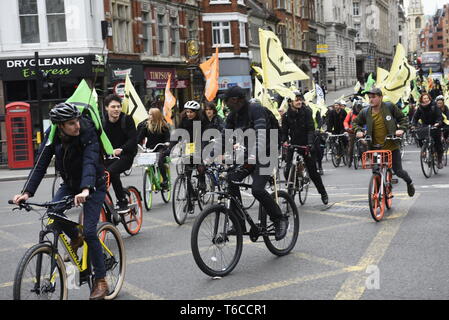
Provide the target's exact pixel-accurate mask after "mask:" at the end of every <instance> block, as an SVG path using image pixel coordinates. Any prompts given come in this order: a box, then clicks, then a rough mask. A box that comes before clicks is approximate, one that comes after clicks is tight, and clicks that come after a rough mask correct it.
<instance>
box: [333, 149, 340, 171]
mask: <svg viewBox="0 0 449 320" xmlns="http://www.w3.org/2000/svg"><path fill="white" fill-rule="evenodd" d="M337 151H338V150H337V147H336V146H335V145H334V144H332V149H331V161H332V164H333V165H334V167H335V168H338V167H339V166H340V162H341V158H338V157H337V155H338V152H337Z"/></svg>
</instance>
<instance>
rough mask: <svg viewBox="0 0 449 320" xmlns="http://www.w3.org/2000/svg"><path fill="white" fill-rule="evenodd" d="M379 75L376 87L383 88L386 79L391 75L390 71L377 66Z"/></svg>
mask: <svg viewBox="0 0 449 320" xmlns="http://www.w3.org/2000/svg"><path fill="white" fill-rule="evenodd" d="M376 73H377V77H376V87H378V88H383V87H384V85H385V81H387V79H388V76H389V75H390V73H389V72H388V71H387V70H385V69H382V68H380V67H377V72H376Z"/></svg>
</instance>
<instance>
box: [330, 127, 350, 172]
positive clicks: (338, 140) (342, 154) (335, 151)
mask: <svg viewBox="0 0 449 320" xmlns="http://www.w3.org/2000/svg"><path fill="white" fill-rule="evenodd" d="M344 137H346V134H344V133H343V134H331V135H329V141H330V150H331V160H332V164H333V165H334V167H335V168H338V167H339V166H340V163H341V161H342V160H343V164H344V165H346V164H347V163H348V160H347V152H346V148H345V145H344V142H343V139H344Z"/></svg>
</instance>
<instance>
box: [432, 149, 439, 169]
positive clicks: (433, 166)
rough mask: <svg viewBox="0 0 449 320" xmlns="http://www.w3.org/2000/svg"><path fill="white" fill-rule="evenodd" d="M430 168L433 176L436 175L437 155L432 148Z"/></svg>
mask: <svg viewBox="0 0 449 320" xmlns="http://www.w3.org/2000/svg"><path fill="white" fill-rule="evenodd" d="M432 155H433V156H432V168H433V172H434V173H435V174H438V171H439V169H438V153H437V152H436V151H435V148H432Z"/></svg>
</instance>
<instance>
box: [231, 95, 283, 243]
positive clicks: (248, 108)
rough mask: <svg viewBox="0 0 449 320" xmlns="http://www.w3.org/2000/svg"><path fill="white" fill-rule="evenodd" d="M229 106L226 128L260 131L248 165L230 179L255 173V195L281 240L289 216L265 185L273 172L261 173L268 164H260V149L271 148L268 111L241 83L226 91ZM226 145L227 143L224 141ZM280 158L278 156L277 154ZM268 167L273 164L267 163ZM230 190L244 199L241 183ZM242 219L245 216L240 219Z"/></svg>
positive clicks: (248, 158)
mask: <svg viewBox="0 0 449 320" xmlns="http://www.w3.org/2000/svg"><path fill="white" fill-rule="evenodd" d="M224 100H225V102H226V105H227V106H228V107H229V109H230V110H231V112H230V113H229V115H228V117H227V118H226V124H225V130H227V129H228V130H229V129H231V130H236V129H242V130H243V131H245V130H247V129H253V130H254V131H255V132H256V144H255V145H251V146H250V145H246V146H245V147H246V151H247V152H246V155H245V158H246V159H245V164H244V165H243V166H240V167H238V168H237V169H236V170H234V171H233V172H230V173H229V175H228V180H229V181H242V180H243V179H245V178H246V177H247V176H249V175H250V174H251V176H252V178H253V183H252V189H251V190H252V195H253V196H254V197H255V198H256V199H257V200H258V201H259V203H260V204H261V205H262V207H263V208H264V209H265V211H266V212H267V214H268V215H269V216H270V219H271V221H273V223H274V226H275V238H276V240H280V239H282V238H284V237H285V235H286V234H287V229H288V219H287V218H286V217H284V216H283V214H282V211H281V209H280V208H279V206H278V204H277V203H276V201H275V200H274V199H273V198H272V197H271V196H270V194H269V193H268V192H267V191H266V190H265V186H266V184H267V182H268V181H269V179H270V175H265V174H261V169H263V168H264V167H265V165H263V164H261V163H260V161H259V160H260V159H259V157H257V155H259V152H260V150H263V149H264V147H263V145H265V146H266V148H265V150H270V148H269V143H270V141H269V140H270V139H269V138H268V135H267V133H268V132H267V131H268V130H267V129H270V128H269V126H268V125H267V123H269V121H268V119H267V116H266V113H265V112H266V111H265V110H264V107H263V106H262V105H260V104H259V103H249V101H248V100H247V98H246V94H245V90H243V89H242V88H240V87H239V86H235V87H232V88H230V89H228V90H227V91H226V94H225V98H224ZM271 143H275V144H276V150H277V145H278V141H277V140H276V141H271ZM223 145H224V143H223ZM276 158H277V157H276ZM249 160H255V162H256V164H249V162H254V161H249ZM266 166H267V167H268V166H269V164H267V165H266ZM230 193H231V194H232V195H233V196H235V197H238V198H239V199H241V194H240V189H239V187H238V186H232V187H231V188H230ZM239 219H241V218H239ZM241 225H242V226H243V229H244V232H246V227H245V223H244V221H241Z"/></svg>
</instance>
